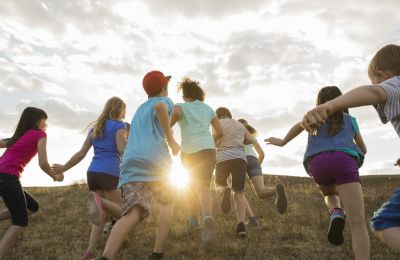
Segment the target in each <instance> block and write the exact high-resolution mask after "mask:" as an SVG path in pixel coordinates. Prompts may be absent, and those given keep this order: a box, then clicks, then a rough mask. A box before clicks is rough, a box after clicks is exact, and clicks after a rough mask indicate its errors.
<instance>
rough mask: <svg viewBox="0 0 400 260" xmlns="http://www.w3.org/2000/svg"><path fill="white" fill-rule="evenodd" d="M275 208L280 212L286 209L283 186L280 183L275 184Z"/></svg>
mask: <svg viewBox="0 0 400 260" xmlns="http://www.w3.org/2000/svg"><path fill="white" fill-rule="evenodd" d="M275 205H276V209H277V210H278V212H279V213H280V214H282V213H285V211H286V209H287V199H286V194H285V188H284V187H283V185H282V184H278V185H276V201H275Z"/></svg>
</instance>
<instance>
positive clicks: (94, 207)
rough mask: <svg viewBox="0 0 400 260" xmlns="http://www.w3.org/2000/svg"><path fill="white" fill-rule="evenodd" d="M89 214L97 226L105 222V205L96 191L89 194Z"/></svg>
mask: <svg viewBox="0 0 400 260" xmlns="http://www.w3.org/2000/svg"><path fill="white" fill-rule="evenodd" d="M88 206H89V215H90V219H91V221H92V223H93V224H94V225H96V226H98V225H100V224H103V221H104V219H103V215H104V213H103V207H102V203H101V198H100V196H99V195H98V194H97V193H96V192H93V191H91V192H89V194H88Z"/></svg>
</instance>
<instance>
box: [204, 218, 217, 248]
mask: <svg viewBox="0 0 400 260" xmlns="http://www.w3.org/2000/svg"><path fill="white" fill-rule="evenodd" d="M215 230H216V227H215V220H214V218H206V219H205V220H204V227H203V233H202V237H201V239H202V241H203V243H206V244H208V245H210V244H213V243H214V242H215V241H216V239H217V238H216V233H215Z"/></svg>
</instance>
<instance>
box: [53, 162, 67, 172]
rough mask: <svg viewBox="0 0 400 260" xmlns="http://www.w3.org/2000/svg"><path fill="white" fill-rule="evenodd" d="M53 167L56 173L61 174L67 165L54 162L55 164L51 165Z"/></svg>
mask: <svg viewBox="0 0 400 260" xmlns="http://www.w3.org/2000/svg"><path fill="white" fill-rule="evenodd" d="M51 169H53V171H54V173H55V174H60V173H63V172H65V167H64V165H62V164H58V163H55V164H53V165H52V166H51Z"/></svg>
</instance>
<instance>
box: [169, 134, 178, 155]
mask: <svg viewBox="0 0 400 260" xmlns="http://www.w3.org/2000/svg"><path fill="white" fill-rule="evenodd" d="M167 143H168V146H169V147H170V148H171V150H172V155H174V156H176V155H178V153H179V150H180V149H181V147H180V145H179V144H178V143H177V142H175V139H173V138H172V139H171V140H169V141H167Z"/></svg>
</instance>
